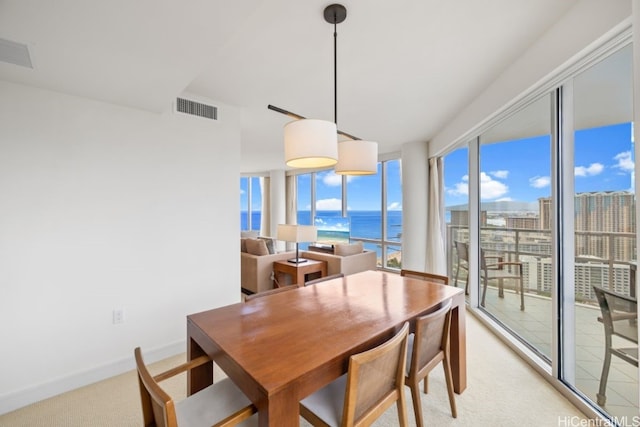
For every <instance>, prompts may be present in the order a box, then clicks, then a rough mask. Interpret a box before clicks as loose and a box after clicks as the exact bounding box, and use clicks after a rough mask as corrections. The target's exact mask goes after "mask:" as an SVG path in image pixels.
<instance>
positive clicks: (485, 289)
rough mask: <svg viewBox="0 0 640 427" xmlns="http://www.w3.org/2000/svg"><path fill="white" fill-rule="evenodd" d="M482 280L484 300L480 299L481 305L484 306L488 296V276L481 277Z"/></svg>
mask: <svg viewBox="0 0 640 427" xmlns="http://www.w3.org/2000/svg"><path fill="white" fill-rule="evenodd" d="M480 280H482V282H483V283H482V301H480V305H481V306H483V307H484V298H485V297H486V296H487V278H486V277H484V278H480Z"/></svg>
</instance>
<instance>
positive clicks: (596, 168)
mask: <svg viewBox="0 0 640 427" xmlns="http://www.w3.org/2000/svg"><path fill="white" fill-rule="evenodd" d="M603 170H604V166H603V165H602V163H591V164H590V165H589V166H587V167H584V166H576V168H575V171H574V174H575V176H595V175H599V174H600V173H602V171H603Z"/></svg>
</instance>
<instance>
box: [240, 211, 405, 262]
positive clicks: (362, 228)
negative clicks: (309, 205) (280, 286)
mask: <svg viewBox="0 0 640 427" xmlns="http://www.w3.org/2000/svg"><path fill="white" fill-rule="evenodd" d="M316 217H322V218H335V220H336V221H335V222H344V221H337V220H339V219H340V218H341V215H340V212H338V211H316ZM343 219H346V220H347V221H348V230H346V231H345V230H336V229H329V228H328V229H327V230H318V241H319V242H322V241H329V242H331V241H334V240H340V241H348V240H349V239H354V238H364V239H376V240H381V239H382V226H381V224H382V213H381V212H380V211H351V212H349V213H348V216H347V218H343ZM251 223H252V225H253V227H252V228H253V229H254V230H258V229H259V228H260V212H252V213H251ZM240 224H241V229H242V230H246V229H247V212H246V211H242V212H241V214H240ZM298 224H308V225H310V224H313V222H312V219H311V212H310V211H298ZM387 239H388V240H391V241H397V242H398V250H400V242H401V241H402V211H389V212H387ZM300 247H301V248H302V247H305V248H306V245H302V244H301V245H300ZM365 248H367V249H368V250H373V251H376V252H377V253H378V256H381V251H382V250H381V248H380V247H379V246H378V245H375V244H366V243H365Z"/></svg>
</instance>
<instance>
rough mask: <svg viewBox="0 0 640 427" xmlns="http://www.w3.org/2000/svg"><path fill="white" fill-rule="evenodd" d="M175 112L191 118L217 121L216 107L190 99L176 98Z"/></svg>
mask: <svg viewBox="0 0 640 427" xmlns="http://www.w3.org/2000/svg"><path fill="white" fill-rule="evenodd" d="M176 111H177V112H179V113H184V114H190V115H192V116H198V117H204V118H205V119H211V120H218V107H214V106H213V105H207V104H202V103H200V102H196V101H191V100H190V99H184V98H178V99H177V102H176Z"/></svg>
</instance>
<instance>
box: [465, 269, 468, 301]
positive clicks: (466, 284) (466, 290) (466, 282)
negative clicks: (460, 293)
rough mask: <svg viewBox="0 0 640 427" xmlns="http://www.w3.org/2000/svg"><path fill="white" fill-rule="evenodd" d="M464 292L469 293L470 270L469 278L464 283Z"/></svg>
mask: <svg viewBox="0 0 640 427" xmlns="http://www.w3.org/2000/svg"><path fill="white" fill-rule="evenodd" d="M464 294H465V295H469V270H467V280H466V281H465V284H464Z"/></svg>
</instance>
